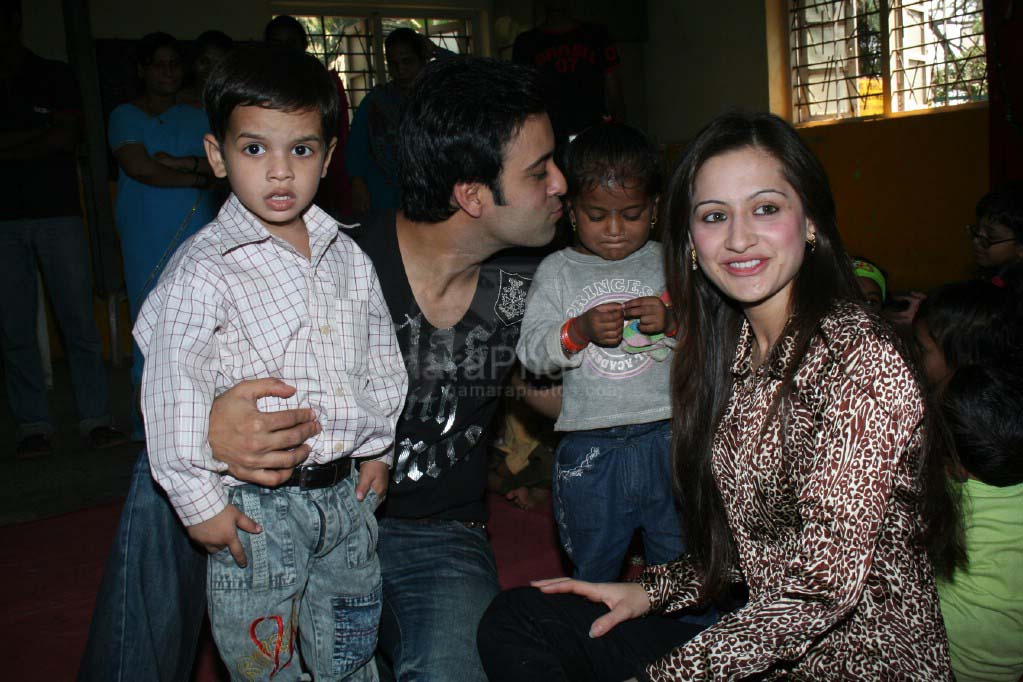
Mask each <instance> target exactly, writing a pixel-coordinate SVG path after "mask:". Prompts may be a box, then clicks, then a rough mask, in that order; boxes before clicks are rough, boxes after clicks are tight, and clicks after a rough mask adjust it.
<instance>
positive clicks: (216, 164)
mask: <svg viewBox="0 0 1023 682" xmlns="http://www.w3.org/2000/svg"><path fill="white" fill-rule="evenodd" d="M202 143H203V146H204V147H206V160H207V161H209V162H210V168H212V169H213V174H214V175H216V176H217V177H218V178H226V177H227V164H226V163H225V162H224V155H223V154H221V153H220V143H219V142H217V138H215V137H213V135H212V134H211V133H206V134H205V135H203V137H202Z"/></svg>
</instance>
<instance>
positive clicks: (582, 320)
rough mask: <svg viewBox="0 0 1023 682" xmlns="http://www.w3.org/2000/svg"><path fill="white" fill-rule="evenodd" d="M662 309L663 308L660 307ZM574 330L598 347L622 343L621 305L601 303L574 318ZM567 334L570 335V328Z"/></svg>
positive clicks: (622, 320) (622, 315)
mask: <svg viewBox="0 0 1023 682" xmlns="http://www.w3.org/2000/svg"><path fill="white" fill-rule="evenodd" d="M661 307H662V308H663V307H664V306H663V305H661ZM576 320H577V322H576V323H575V328H576V329H577V330H578V331H579V333H580V334H582V335H583V336H585V337H586V338H585V339H580V340H581V341H583V342H586V341H589V342H592V343H595V344H597V345H598V346H606V347H608V348H614V347H615V346H617V345H618V344H620V343H621V342H622V326H623V325H624V324H625V311H624V309H623V308H622V304H621V303H602V304H601V305H598V306H594V307H592V308H590V309H589V310H587V311H586V312H585V313H583V314H582V315H580V316H579V317H577V318H576ZM569 333H570V334H571V333H572V328H571V326H570V327H569Z"/></svg>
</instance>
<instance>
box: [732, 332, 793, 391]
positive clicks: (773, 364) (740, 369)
mask: <svg viewBox="0 0 1023 682" xmlns="http://www.w3.org/2000/svg"><path fill="white" fill-rule="evenodd" d="M791 323H792V319H791V318H790V319H789V322H788V323H787V324H786V325H785V330H784V331H783V332H782V336H781V338H780V339H778V341H777V342H776V343H775V344H774V348H772V349H771V355H770V357H768V359H767V362H766V363H765V364H764V366H763V367H762V369H763V370H764V371H765V372H766V373H767V374H768V375H769V376H770V377H771V378H773V379H784V378H785V375H786V373H787V372H788V370H789V367H790V365H791V364H792V362H793V360H794V355H795V352H796V336H795V334H794V333H793V332H792V328H791V326H790V325H791ZM752 371H753V330H752V329H751V328H750V324H749V320H743V321H742V329H741V330H740V331H739V343H738V344H737V345H736V348H735V357H734V359H733V360H732V374H733V375H734V376H735V377H736V378H745V377H746V376H748V375H749V374H751V373H752Z"/></svg>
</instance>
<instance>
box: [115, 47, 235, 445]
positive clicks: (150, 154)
mask: <svg viewBox="0 0 1023 682" xmlns="http://www.w3.org/2000/svg"><path fill="white" fill-rule="evenodd" d="M136 60H137V70H138V76H139V79H140V80H141V82H142V92H141V94H140V95H139V96H138V97H137V98H135V99H133V100H132V101H130V102H127V103H125V104H122V105H121V106H119V107H117V108H116V109H114V111H113V113H111V114H110V129H109V133H108V137H109V139H110V149H111V150H112V151H113V153H114V156H115V157H116V158H117V164H118V167H119V169H120V177H119V178H118V181H117V203H116V207H115V218H116V223H117V232H118V235H119V236H120V238H121V255H122V257H123V259H124V281H125V287H126V288H127V290H128V304H129V307H130V310H131V317H132V320H134V319H135V315H136V313H137V312H138V309H139V306H141V305H142V301H143V300H144V299H145V297H146V293H147V292H148V290H149V288H151V287H152V286H153V285H154V284H156V281H157V279H159V276H160V270H161V268H162V267H163V265H164V264H165V263H166V262H167V259H168V258H169V257H170V254H171V253H173V252H174V249H175V248H176V247H177V245H178V244H180V243H181V242H182V241H184V240H185V239H187V238H188V237H189V236H191V235H192V234H193V233H194V232H195V231H196V230H198V229H199V228H200V227H202V226H203V225H205V224H206V223H207V222H209V221H210V220H211V219H212V218H213V215H214V212H215V210H214V209H215V207H214V205H213V201H212V199H211V196H210V192H209V191H208V187H209V185H210V177H211V175H212V174H211V171H210V167H209V164H208V163H207V162H206V154H205V152H204V151H203V147H202V136H203V135H204V134H206V132H208V130H209V125H208V123H207V121H206V114H205V113H203V111H202V110H201V109H197V108H195V107H192V106H189V105H187V104H175V99H176V96H177V94H178V91H179V90H180V89H181V84H182V79H183V76H184V66H183V62H182V58H181V50H180V48H179V46H178V43H177V41H176V40H175V39H174V38H173V37H171V36H169V35H167V34H166V33H150V34H148V35H146V36H144V37H143V38H142V40H140V41H139V44H138V47H137V48H136ZM131 379H132V384H133V385H134V386H135V387H136V388H137V387H138V385H139V382H140V381H141V379H142V357H141V355H140V354H139V352H138V348H137V347H136V348H135V349H134V355H133V362H132V371H131ZM140 427H141V424H139V425H138V426H137V427H136V428H135V429H134V430H135V431H137V433H134V434H133V435H134V436H138V437H141V429H140Z"/></svg>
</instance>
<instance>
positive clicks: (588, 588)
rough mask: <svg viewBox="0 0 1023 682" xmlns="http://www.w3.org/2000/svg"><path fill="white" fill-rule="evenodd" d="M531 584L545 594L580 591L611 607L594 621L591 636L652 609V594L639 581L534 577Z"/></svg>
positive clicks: (580, 594)
mask: <svg viewBox="0 0 1023 682" xmlns="http://www.w3.org/2000/svg"><path fill="white" fill-rule="evenodd" d="M530 584H531V585H532V586H533V587H537V588H539V589H540V591H541V592H543V593H544V594H578V595H579V596H581V597H586V598H587V599H589V600H590V601H592V602H598V603H603V604H604V605H605V606H607V607H608V608H609V609H611V611H610V612H608V613H605V614H604V615H603V616H601V617H600V618H598V619H597V620H595V621H593V625H591V626H590V637H600V636H602V635H606V634H607V633H609V632H611V629H612V628H614V626H616V625H618V624H619V623H623V622H625V621H627V620H631V619H633V618H639V617H640V616H642V615H645V614H646V612H647V611H649V610H650V597H648V596H647V593H646V590H644V589H643V586H642V585H640V584H639V583H587V582H583V581H582V580H573V579H571V578H552V579H550V580H534V581H533V582H532V583H530Z"/></svg>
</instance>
